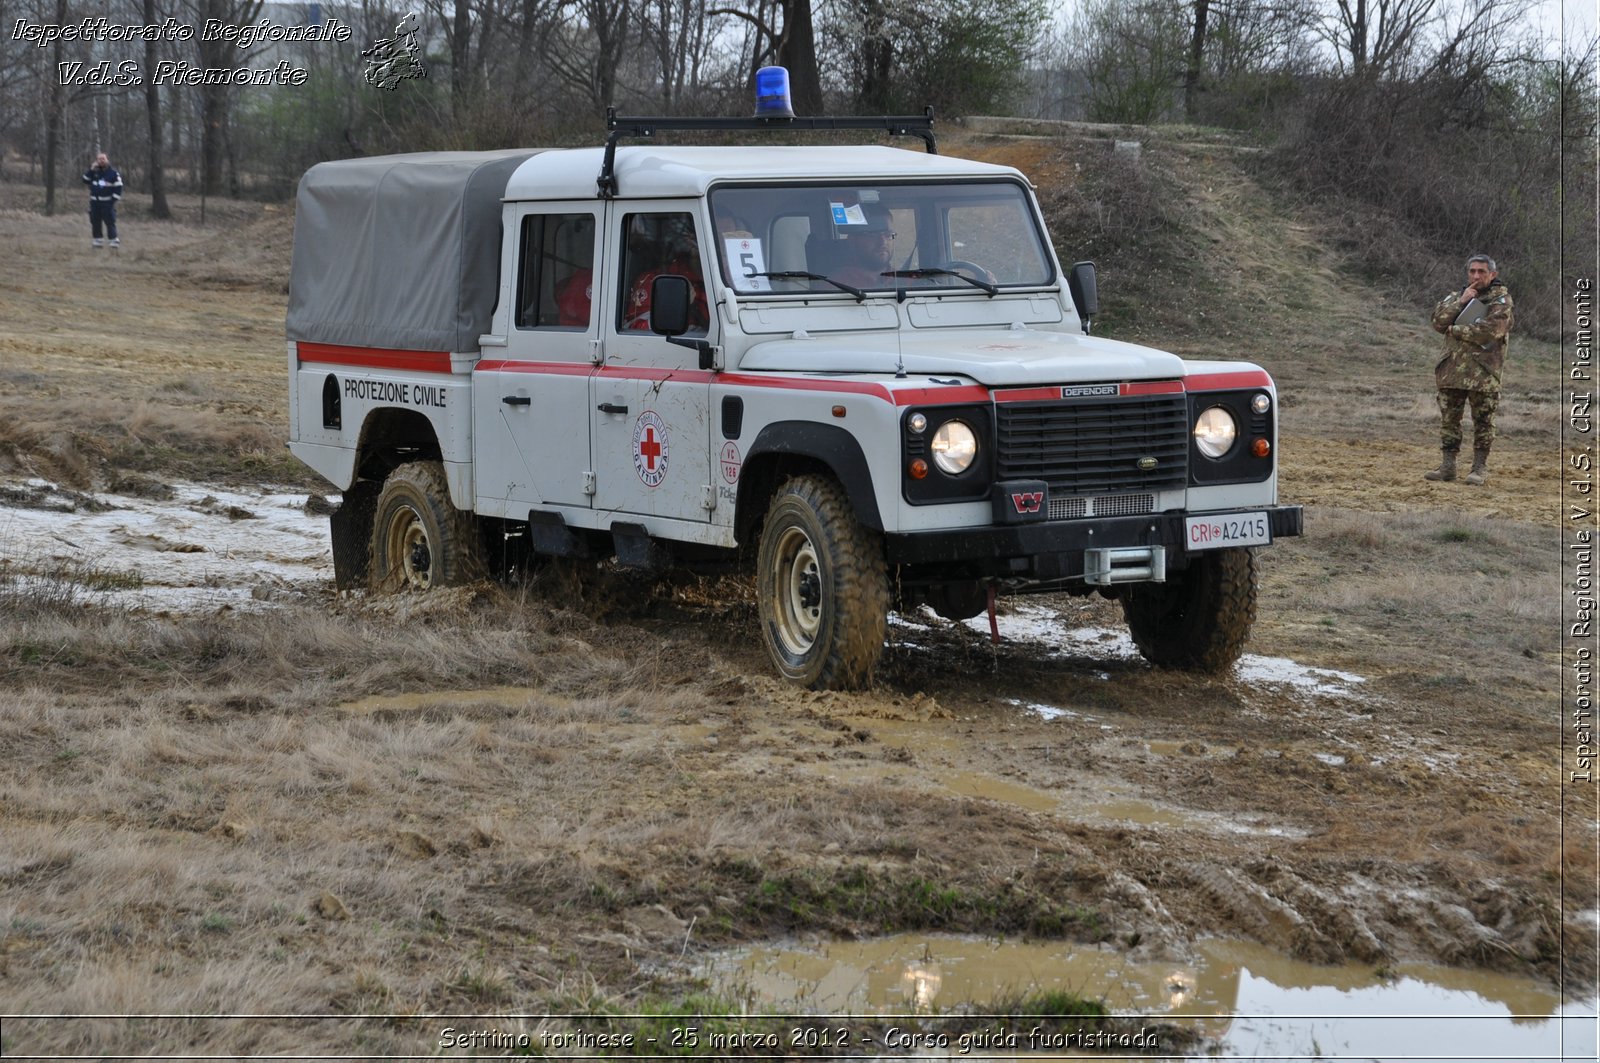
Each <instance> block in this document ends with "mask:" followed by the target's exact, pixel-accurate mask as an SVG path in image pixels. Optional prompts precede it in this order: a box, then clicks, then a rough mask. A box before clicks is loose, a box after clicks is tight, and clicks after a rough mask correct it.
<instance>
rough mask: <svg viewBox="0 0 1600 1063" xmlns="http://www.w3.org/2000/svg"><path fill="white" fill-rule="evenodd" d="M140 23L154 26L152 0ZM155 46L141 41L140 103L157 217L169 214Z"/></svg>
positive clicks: (147, 1) (147, 0) (153, 209)
mask: <svg viewBox="0 0 1600 1063" xmlns="http://www.w3.org/2000/svg"><path fill="white" fill-rule="evenodd" d="M143 14H144V24H145V25H146V26H154V25H156V2H155V0H144V12H143ZM157 48H158V45H157V43H156V41H155V40H153V39H147V40H146V41H145V42H144V66H145V79H144V106H145V114H146V116H147V117H148V119H149V123H150V144H149V151H150V175H149V180H150V213H151V214H152V215H154V216H155V217H157V218H170V217H172V208H171V207H169V206H168V205H167V171H166V167H165V165H164V164H163V163H162V160H161V86H160V85H157V84H156V83H155V78H154V77H153V76H151V75H152V72H153V71H154V70H155V68H156V61H157Z"/></svg>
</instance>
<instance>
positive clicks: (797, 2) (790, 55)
mask: <svg viewBox="0 0 1600 1063" xmlns="http://www.w3.org/2000/svg"><path fill="white" fill-rule="evenodd" d="M754 7H755V10H754V11H746V10H743V9H742V8H736V7H720V8H715V9H713V10H712V11H709V12H707V14H709V15H732V16H733V17H735V18H739V19H743V20H744V21H745V22H746V23H748V24H750V26H751V27H752V28H753V29H754V31H755V39H754V47H753V49H752V52H751V60H750V73H751V76H752V77H754V75H755V70H756V68H757V67H760V66H765V65H767V64H768V63H776V64H778V65H779V66H782V67H786V68H787V69H788V71H789V93H790V96H791V97H792V99H793V101H794V109H795V113H797V114H818V113H820V112H821V111H822V67H821V64H819V63H818V61H817V34H816V28H815V25H814V24H813V21H812V17H811V0H756V2H755V4H754Z"/></svg>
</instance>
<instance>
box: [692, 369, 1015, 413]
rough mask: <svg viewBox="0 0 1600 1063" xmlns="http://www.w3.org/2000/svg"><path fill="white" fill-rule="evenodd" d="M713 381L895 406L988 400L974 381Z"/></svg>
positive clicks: (729, 377) (732, 377)
mask: <svg viewBox="0 0 1600 1063" xmlns="http://www.w3.org/2000/svg"><path fill="white" fill-rule="evenodd" d="M717 383H719V384H727V385H730V386H732V387H744V388H770V389H773V390H778V391H820V392H826V393H832V394H835V395H838V394H844V395H870V396H872V397H873V398H876V399H882V400H883V401H884V402H889V403H893V404H894V405H896V406H915V405H918V404H928V405H937V404H949V403H955V402H988V401H989V389H988V388H985V387H982V386H981V385H977V384H966V385H961V384H954V385H949V386H945V387H932V388H890V387H886V386H885V385H883V384H869V383H866V382H864V381H860V380H807V379H803V378H802V379H796V378H794V377H767V376H755V375H751V374H748V373H723V374H722V375H721V376H719V377H718V378H717Z"/></svg>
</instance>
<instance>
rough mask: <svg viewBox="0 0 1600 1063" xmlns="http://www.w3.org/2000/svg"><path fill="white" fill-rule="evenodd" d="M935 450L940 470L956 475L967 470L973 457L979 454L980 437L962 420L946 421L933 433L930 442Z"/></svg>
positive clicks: (929, 446) (934, 458)
mask: <svg viewBox="0 0 1600 1063" xmlns="http://www.w3.org/2000/svg"><path fill="white" fill-rule="evenodd" d="M928 449H929V450H931V451H933V463H934V464H935V465H937V466H939V468H940V470H941V471H943V472H945V473H947V474H949V475H951V476H955V475H958V474H959V473H963V472H966V471H967V469H968V468H969V467H970V466H971V465H972V459H973V458H976V457H977V456H978V437H977V436H975V435H973V434H972V429H971V428H969V427H967V425H966V424H965V423H964V422H962V421H946V422H945V423H944V424H942V425H940V426H939V429H938V431H936V432H934V433H933V441H932V442H930V443H929V444H928Z"/></svg>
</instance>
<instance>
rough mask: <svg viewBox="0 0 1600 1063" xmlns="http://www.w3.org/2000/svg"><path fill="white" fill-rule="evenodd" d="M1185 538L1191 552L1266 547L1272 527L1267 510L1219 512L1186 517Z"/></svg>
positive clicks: (1270, 540) (1270, 537)
mask: <svg viewBox="0 0 1600 1063" xmlns="http://www.w3.org/2000/svg"><path fill="white" fill-rule="evenodd" d="M1183 538H1184V543H1185V544H1186V545H1187V546H1188V548H1189V550H1190V551H1191V552H1193V551H1195V550H1220V549H1222V548H1223V547H1225V546H1265V545H1267V544H1268V543H1270V542H1272V529H1271V528H1270V527H1269V526H1268V524H1267V515H1266V514H1265V513H1218V514H1216V515H1214V516H1209V517H1185V518H1183Z"/></svg>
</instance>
